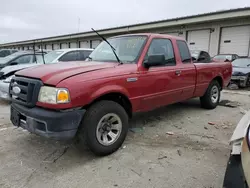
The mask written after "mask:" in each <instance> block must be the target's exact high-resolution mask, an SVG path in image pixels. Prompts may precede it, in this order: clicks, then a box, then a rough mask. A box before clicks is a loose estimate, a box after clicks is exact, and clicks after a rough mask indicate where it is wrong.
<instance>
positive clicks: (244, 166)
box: [223, 111, 250, 188]
mask: <svg viewBox="0 0 250 188" xmlns="http://www.w3.org/2000/svg"><path fill="white" fill-rule="evenodd" d="M249 126H250V111H248V112H247V113H246V114H245V115H244V116H243V117H242V118H241V120H240V122H239V123H238V125H237V126H236V128H235V130H234V132H233V135H232V137H231V139H230V145H231V146H232V150H231V153H230V157H229V160H228V163H227V168H226V173H225V177H224V183H223V187H225V188H234V187H237V188H248V185H249V184H250V174H249V170H250V168H249V161H250V153H249V151H250V148H249V146H250V133H249Z"/></svg>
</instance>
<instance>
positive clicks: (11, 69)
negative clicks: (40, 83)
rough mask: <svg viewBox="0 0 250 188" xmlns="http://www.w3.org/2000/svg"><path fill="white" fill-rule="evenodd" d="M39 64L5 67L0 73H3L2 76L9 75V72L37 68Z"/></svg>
mask: <svg viewBox="0 0 250 188" xmlns="http://www.w3.org/2000/svg"><path fill="white" fill-rule="evenodd" d="M38 65H40V64H23V65H12V66H7V67H4V68H3V69H1V72H2V73H3V75H6V74H9V73H11V72H13V74H14V72H16V71H19V70H22V69H25V68H29V67H33V66H38Z"/></svg>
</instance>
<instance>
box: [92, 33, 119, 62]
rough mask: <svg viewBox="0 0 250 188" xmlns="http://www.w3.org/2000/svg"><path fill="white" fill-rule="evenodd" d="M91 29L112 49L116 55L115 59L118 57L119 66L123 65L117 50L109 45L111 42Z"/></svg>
mask: <svg viewBox="0 0 250 188" xmlns="http://www.w3.org/2000/svg"><path fill="white" fill-rule="evenodd" d="M91 29H92V31H94V32H95V33H96V34H97V35H98V36H99V37H100V38H101V39H102V40H103V41H105V42H106V43H107V44H108V45H109V46H110V48H111V49H112V51H113V53H114V55H115V57H116V59H117V61H118V63H119V65H122V64H123V62H122V61H121V60H120V59H119V57H118V55H117V54H116V52H115V51H116V50H115V48H114V47H113V46H112V45H111V44H110V43H109V41H108V40H107V39H106V38H105V37H104V36H102V35H100V34H99V33H98V32H97V31H96V30H94V29H93V28H91Z"/></svg>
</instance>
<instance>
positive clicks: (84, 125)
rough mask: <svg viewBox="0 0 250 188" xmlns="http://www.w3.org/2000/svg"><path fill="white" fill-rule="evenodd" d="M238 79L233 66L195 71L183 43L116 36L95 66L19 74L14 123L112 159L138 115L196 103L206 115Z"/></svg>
mask: <svg viewBox="0 0 250 188" xmlns="http://www.w3.org/2000/svg"><path fill="white" fill-rule="evenodd" d="M110 45H112V47H111V46H110ZM231 74H232V65H231V63H229V62H221V63H220V62H216V63H213V62H210V63H198V64H194V63H193V62H192V58H191V55H190V51H189V49H188V46H187V44H186V41H185V40H184V39H183V38H179V37H174V36H169V35H161V34H130V35H122V36H116V37H112V38H109V39H108V43H107V42H106V41H103V42H102V43H101V44H100V45H99V46H98V47H97V48H96V49H95V50H94V51H93V52H92V53H91V54H90V56H89V58H88V59H87V61H82V62H67V63H61V64H60V66H58V65H57V64H48V65H41V66H39V67H32V68H28V69H24V70H21V71H19V72H16V73H15V77H13V78H12V80H11V84H10V97H11V98H12V104H11V115H10V119H11V121H12V123H13V124H14V126H17V127H22V128H24V129H27V130H28V131H29V132H31V133H35V134H37V135H40V136H44V137H48V138H53V139H57V140H61V139H72V138H75V137H76V138H78V140H79V144H80V146H81V144H87V146H88V147H89V148H90V149H91V150H92V151H93V152H94V153H95V154H97V155H108V154H111V153H113V152H114V151H116V150H117V149H118V148H119V147H120V146H121V145H122V143H123V142H124V140H125V138H126V135H127V132H128V128H129V126H128V120H129V118H131V117H132V115H133V114H134V113H135V112H146V111H150V110H153V109H155V108H158V107H161V106H165V105H169V104H172V103H177V102H180V101H185V100H187V99H190V98H194V97H199V98H200V102H201V106H202V107H203V108H206V109H214V108H216V106H217V105H218V103H219V100H220V93H221V90H222V89H223V87H224V86H226V85H227V84H228V83H229V81H230V78H231Z"/></svg>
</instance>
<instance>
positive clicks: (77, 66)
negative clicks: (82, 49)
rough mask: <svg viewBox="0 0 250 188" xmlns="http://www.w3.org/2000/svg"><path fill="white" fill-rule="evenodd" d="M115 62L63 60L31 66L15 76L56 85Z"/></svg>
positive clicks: (112, 64)
mask: <svg viewBox="0 0 250 188" xmlns="http://www.w3.org/2000/svg"><path fill="white" fill-rule="evenodd" d="M115 65H116V64H115V63H102V62H93V61H91V62H87V61H86V62H82V61H81V62H63V63H59V64H58V63H55V64H47V65H41V66H38V67H32V68H28V69H24V70H21V71H18V72H16V74H15V75H17V76H24V77H29V78H36V79H40V80H42V82H43V83H45V84H48V85H54V86H55V85H57V84H58V83H59V82H61V81H62V80H64V79H67V78H69V77H72V76H75V75H78V74H82V73H86V72H92V71H97V70H100V69H106V68H111V67H115Z"/></svg>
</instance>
